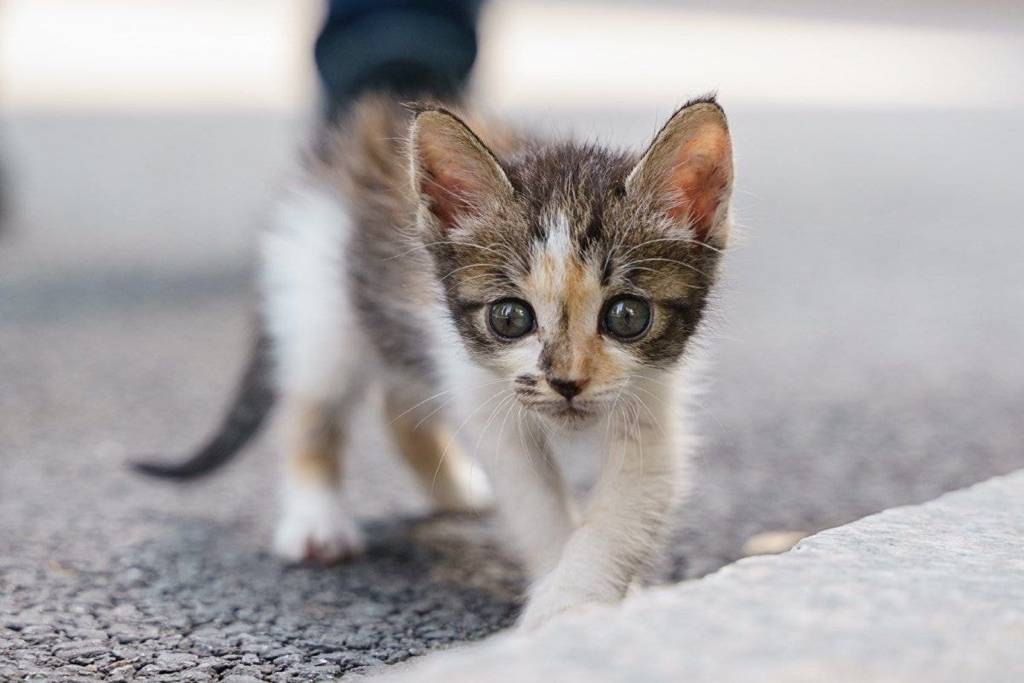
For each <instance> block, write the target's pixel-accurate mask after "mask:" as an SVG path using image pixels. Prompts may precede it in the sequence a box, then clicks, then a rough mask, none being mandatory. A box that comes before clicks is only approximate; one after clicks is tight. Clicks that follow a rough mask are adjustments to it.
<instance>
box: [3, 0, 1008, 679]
mask: <svg viewBox="0 0 1024 683" xmlns="http://www.w3.org/2000/svg"><path fill="white" fill-rule="evenodd" d="M323 13H324V7H323V5H322V4H321V3H320V2H315V1H313V0H304V1H298V0H250V1H247V2H241V1H237V2H228V1H218V2H211V1H209V0H3V2H0V173H2V181H0V193H2V196H3V198H4V202H3V204H4V212H3V219H2V220H3V226H4V230H3V235H0V616H3V615H4V614H7V615H8V616H10V615H22V617H24V615H25V614H31V615H45V614H50V615H51V617H52V619H51V621H53V623H58V624H61V626H60V628H61V629H63V630H60V632H59V634H58V635H55V636H53V637H56V638H58V639H59V638H65V637H71V636H69V635H68V634H69V633H71V634H74V633H75V629H79V631H82V630H83V629H84V631H85V633H86V635H88V636H89V637H93V638H99V639H101V640H102V639H104V638H105V639H110V638H114V637H115V636H116V632H117V630H116V628H120V627H123V628H124V629H125V630H127V631H130V632H135V631H139V630H145V629H149V630H147V631H145V632H146V633H149V634H150V636H149V638H150V640H147V641H145V642H144V643H142V644H139V645H136V646H134V647H138V648H141V649H142V650H145V648H147V647H150V648H151V649H152V648H158V647H159V648H164V649H167V648H178V649H180V650H181V651H183V652H187V653H193V654H195V656H196V657H199V658H200V659H201V658H202V657H205V656H207V655H206V654H203V653H206V652H207V650H209V652H214V651H215V650H216V648H215V647H213V646H212V645H210V643H211V642H218V643H221V642H226V643H228V645H224V646H223V647H224V648H225V649H227V650H230V649H231V648H232V647H237V646H238V643H239V642H241V641H240V640H239V639H241V638H242V635H239V631H238V629H236V630H235V631H234V632H232V631H231V630H230V628H229V626H230V625H231V624H237V623H241V624H243V625H244V628H243V629H242V631H243V632H244V633H251V634H259V635H258V636H253V638H257V639H262V640H259V642H261V643H264V641H265V642H266V643H269V644H268V645H267V648H265V649H268V648H271V646H273V645H275V644H277V645H278V646H280V644H281V643H287V644H288V645H289V647H292V648H293V649H296V650H297V651H298V652H299V654H301V655H302V656H303V657H307V659H308V657H310V656H312V655H311V654H310V653H321V654H326V653H336V652H339V651H341V652H344V653H347V654H345V655H344V657H342V656H341V655H339V656H336V657H335V658H334V659H328V660H327V661H328V663H327V664H325V665H324V666H326V667H328V668H329V667H334V668H333V669H330V671H332V672H333V673H338V672H344V671H348V670H352V669H360V668H365V667H371V666H375V665H377V664H380V663H386V662H391V661H398V660H400V659H404V658H405V657H408V656H410V655H411V654H416V653H418V652H422V651H424V650H425V649H429V648H431V647H435V646H438V645H443V644H446V643H449V642H452V641H459V640H462V639H465V638H472V637H478V636H479V635H482V634H484V633H487V632H490V631H492V630H494V629H495V628H498V627H500V626H502V625H504V624H507V623H508V622H509V619H510V618H511V616H512V614H513V613H514V605H513V601H514V596H515V594H516V591H517V590H518V588H519V587H520V582H521V578H520V577H519V575H518V573H517V572H516V570H515V569H514V566H513V565H512V564H511V563H510V562H509V561H508V560H507V559H504V558H503V556H502V554H501V552H500V545H499V544H498V543H497V536H496V534H495V530H494V529H493V523H492V522H491V521H490V520H487V519H480V520H430V521H425V522H422V523H418V524H413V523H411V522H409V521H408V520H409V519H411V518H415V516H416V515H418V514H420V513H421V512H422V510H423V501H422V500H421V499H420V498H419V497H418V494H417V493H416V492H415V491H414V490H413V489H412V487H411V483H410V481H409V479H408V478H407V476H406V474H405V473H404V472H402V471H401V470H400V469H398V468H397V467H396V466H394V465H393V464H392V460H393V459H392V458H390V457H387V454H386V451H388V450H389V449H390V448H391V446H390V444H389V443H388V442H387V441H386V440H384V439H383V438H382V437H381V434H380V429H379V424H378V423H377V421H376V418H375V417H373V416H372V415H371V414H369V413H367V414H366V415H365V416H364V417H363V418H362V421H361V422H360V424H364V425H365V431H363V432H361V433H360V434H358V435H357V442H356V447H355V451H356V457H355V462H354V463H353V464H352V474H351V486H350V488H351V490H352V491H353V495H354V497H355V498H356V505H357V508H358V509H359V510H360V511H361V512H362V513H363V514H365V515H366V517H367V519H368V523H369V524H371V528H372V529H373V530H374V531H373V533H372V534H371V536H372V538H373V539H375V540H374V545H373V547H372V548H371V554H370V557H369V558H368V559H367V560H366V561H364V562H361V563H359V564H358V565H354V566H353V567H348V568H341V569H338V570H332V571H328V572H323V571H319V572H318V571H313V570H293V571H290V572H285V571H284V570H282V569H281V568H280V567H279V566H278V565H277V564H276V563H275V562H274V561H273V559H271V558H270V557H269V556H267V555H266V554H265V553H264V552H263V548H265V546H266V541H267V539H268V537H269V529H270V528H271V524H272V522H273V518H274V509H273V504H272V501H273V479H274V474H275V470H274V467H275V464H274V458H273V455H274V453H273V443H272V439H263V440H262V441H261V443H260V445H259V446H258V447H257V448H255V449H253V451H254V452H252V453H250V454H248V456H247V457H245V458H243V459H241V461H240V464H239V465H238V466H237V467H232V468H231V469H230V470H229V471H227V472H225V473H224V474H222V475H220V476H218V477H216V478H213V479H211V480H209V481H204V482H202V483H200V484H197V485H195V486H190V487H187V488H184V489H177V488H173V487H168V486H165V485H160V484H159V483H154V482H151V481H142V480H139V479H137V478H135V477H133V476H131V475H130V474H128V473H127V472H126V471H125V470H124V467H123V459H124V458H125V457H126V456H127V455H130V454H135V453H140V452H141V453H145V452H159V453H163V452H172V453H173V452H182V453H183V452H184V451H186V450H187V449H188V448H190V447H191V446H192V445H194V444H195V443H196V441H197V439H198V438H199V437H200V436H202V435H203V434H205V433H206V431H207V430H208V429H210V428H211V427H212V426H213V424H214V421H215V420H216V418H217V416H218V415H219V411H220V410H221V408H222V406H223V403H224V401H225V400H226V399H227V397H228V394H229V390H230V387H231V386H232V383H233V381H234V378H235V373H236V371H237V370H238V368H239V367H240V365H241V363H242V360H243V355H244V351H245V348H246V340H247V335H248V318H249V314H250V312H251V309H252V304H253V298H252V294H251V288H250V277H251V274H252V272H253V256H254V253H253V248H252V246H253V238H254V235H255V234H256V232H257V231H258V229H259V228H260V227H261V225H262V224H263V222H264V217H265V215H266V213H267V208H268V206H269V204H270V203H271V201H272V200H273V198H274V196H275V193H276V192H277V191H278V189H279V188H280V187H281V186H282V185H283V183H285V182H286V181H287V179H288V177H289V175H290V174H291V172H292V171H293V170H294V167H295V163H296V160H297V150H298V147H299V145H300V144H302V143H304V142H305V141H306V140H308V138H309V135H310V131H311V129H312V127H313V126H315V124H316V121H317V119H318V117H319V111H320V97H319V93H318V83H317V79H316V75H315V71H314V68H313V60H312V45H313V41H314V39H315V37H316V35H317V32H318V30H319V27H320V23H321V21H322V17H323ZM479 45H480V52H479V56H478V59H477V64H476V68H475V70H474V74H473V78H472V81H471V86H470V92H471V98H472V99H473V101H475V102H477V103H478V104H479V105H480V106H482V107H483V108H485V109H486V110H489V111H491V112H493V113H495V114H497V115H500V116H503V117H506V118H508V119H510V120H512V121H515V122H519V123H523V124H526V125H533V126H536V127H538V128H540V129H542V130H545V131H549V132H557V133H565V134H568V133H571V134H574V135H577V136H579V137H585V138H591V137H596V138H600V139H602V140H607V141H609V142H611V143H613V144H621V145H642V144H645V143H646V141H647V140H648V139H649V138H650V136H651V135H652V134H653V133H654V132H655V131H656V130H657V127H658V125H660V123H661V122H662V120H663V119H664V118H665V117H666V116H667V115H668V114H670V113H671V112H672V111H673V109H674V108H675V107H676V106H677V105H678V104H680V103H681V102H683V101H685V100H686V99H687V98H688V97H691V96H694V95H697V94H701V93H704V92H707V91H711V90H714V91H717V92H718V94H719V100H720V102H721V103H722V104H723V105H724V107H725V108H726V110H727V112H728V114H729V116H730V122H731V126H732V130H733V135H734V142H735V148H736V156H737V172H738V179H737V193H736V198H735V199H736V212H737V216H738V222H739V230H738V233H739V235H738V239H737V240H736V243H735V248H734V249H733V251H732V253H731V255H730V257H729V259H728V262H727V264H726V271H725V278H724V288H723V291H722V292H721V297H720V302H719V305H718V311H717V313H716V315H715V316H714V321H713V325H712V329H711V334H710V335H709V336H708V339H709V342H710V344H709V345H710V346H711V347H712V348H713V350H714V354H713V355H714V358H715V364H714V372H713V373H712V382H711V383H710V385H709V391H708V396H707V399H706V402H705V405H704V407H702V409H701V424H702V430H703V432H704V433H705V434H706V442H705V446H704V448H703V450H702V453H701V456H700V458H699V463H698V467H697V468H696V473H695V476H696V484H695V489H694V493H693V496H692V499H691V501H690V504H689V505H688V507H687V508H686V509H685V510H684V511H683V512H682V516H681V519H680V531H679V534H678V536H677V538H676V540H675V542H674V544H673V548H672V551H671V553H670V557H668V558H666V560H665V562H664V563H662V565H661V566H659V567H658V568H656V570H655V571H654V572H653V575H652V577H653V578H654V579H655V580H678V579H683V578H693V577H698V576H701V575H704V574H706V573H708V572H710V571H713V570H715V569H717V568H718V567H720V566H722V565H723V564H725V563H727V562H730V561H732V560H735V559H737V558H738V557H739V556H740V555H741V548H742V545H743V543H744V541H745V540H746V539H748V538H749V537H751V536H752V535H754V534H756V533H759V532H762V531H766V530H779V529H791V530H805V531H813V530H817V529H821V528H825V527H828V526H832V525H836V524H841V523H844V522H847V521H850V520H852V519H855V518H857V517H860V516H863V515H865V514H868V513H871V512H874V511H877V510H880V509H883V508H886V507H891V506H893V505H899V504H905V503H913V502H920V501H924V500H927V499H930V498H933V497H935V496H936V495H938V494H940V493H942V492H943V491H946V490H950V489H954V488H958V487H962V486H965V485H968V484H971V483H973V482H977V481H980V480H983V479H985V478H988V477H990V476H992V475H996V474H1000V473H1005V472H1008V471H1011V470H1013V469H1015V468H1019V467H1021V466H1022V465H1024V443H1022V434H1024V418H1022V415H1024V360H1022V355H1024V354H1022V351H1021V349H1024V313H1022V312H1024V266H1022V259H1021V254H1022V253H1024V229H1022V223H1024V219H1022V216H1024V193H1022V192H1021V184H1022V179H1024V174H1022V172H1021V170H1020V168H1021V167H1020V164H1021V161H1020V160H1021V159H1022V158H1024V9H1022V8H1021V6H1020V4H1019V3H1017V2H1013V1H1011V0H1005V1H1000V0H987V1H979V2H966V1H956V0H933V1H930V2H924V1H920V2H918V1H911V2H903V3H888V2H881V1H877V2H875V1H867V2H856V3H853V2H849V3H819V2H811V1H810V0H807V1H802V0H801V1H794V2H784V1H782V0H774V1H770V2H753V1H752V0H751V1H744V0H722V1H716V2H711V1H710V0H692V1H683V0H680V1H678V2H668V1H664V2H656V1H650V2H628V3H626V2H621V3H615V2H599V1H589V2H585V1H583V0H556V1H544V2H542V1H540V0H536V1H514V0H492V1H491V2H488V3H486V4H485V5H484V9H483V13H482V15H481V18H480V23H479ZM584 469H585V468H582V467H581V468H580V471H579V472H577V473H576V474H575V476H576V477H577V481H579V482H582V481H584V480H585V478H586V474H585V472H584ZM395 519H399V520H404V521H397V522H396V521H393V520H395ZM388 520H392V521H388ZM496 550H497V552H495V551H496ZM125 601H130V602H131V603H132V604H133V605H135V607H133V610H134V611H131V612H130V613H122V614H118V613H115V612H113V611H112V610H114V607H113V606H111V605H112V603H113V602H125ZM76 610H77V611H76ZM57 614H70V615H72V616H68V617H66V618H67V619H70V620H71V621H69V622H67V623H65V622H63V621H60V619H64V618H65V617H60V618H58V617H57V616H53V615H57ZM282 614H288V615H291V616H289V617H288V618H287V619H283V618H282V617H281V615H282ZM75 615H77V616H75ZM111 615H114V616H111ZM39 618H40V619H41V618H42V617H39ZM439 622H444V624H445V625H444V626H443V627H439V626H438V623H439ZM338 623H344V624H345V625H346V626H345V628H343V629H342V628H337V629H333V630H327V631H324V630H321V629H322V628H323V625H324V624H338ZM317 624H319V625H321V626H319V627H318V626H316V625H317ZM118 625H120V626H118ZM115 626H116V628H115ZM55 633H56V631H55ZM182 633H187V634H188V635H186V636H184V637H183V636H182V635H181V634H182ZM225 633H234V635H231V636H230V637H229V636H225V635H224V634H225ZM244 633H243V635H244ZM353 633H354V634H357V635H359V634H363V635H365V637H366V638H367V639H368V642H369V643H370V645H366V643H363V646H361V647H360V646H358V645H354V644H353V642H354V641H353V640H352V637H353V636H352V634H353ZM78 636H79V637H83V636H82V634H81V633H80V632H79V633H78ZM224 638H227V640H224ZM232 638H233V640H232ZM346 638H347V640H346ZM204 639H205V640H204ZM218 639H220V640H218ZM332 639H333V640H332ZM243 640H244V639H243ZM22 641H24V642H25V643H26V644H25V645H24V647H23V648H21V650H19V651H24V652H35V650H34V649H33V648H35V647H36V643H34V642H29V641H25V640H24V638H22ZM103 642H106V641H103ZM203 647H206V650H204V649H203ZM317 648H320V649H317ZM278 649H280V647H279V648H278ZM262 652H264V651H263V650H261V651H260V653H261V654H259V655H258V662H257V663H256V664H252V666H255V667H257V669H258V668H259V667H264V668H263V669H261V670H260V671H262V672H263V673H264V674H265V673H266V672H267V671H270V670H273V671H278V670H281V671H283V670H285V669H286V668H287V667H285V665H284V664H282V665H281V666H279V667H278V666H277V665H275V664H274V663H273V661H274V660H272V659H264V658H263V654H262ZM26 656H28V655H26ZM33 656H34V655H33ZM280 656H284V655H280ZM345 657H347V659H346V658H345ZM33 661H34V660H33ZM42 661H43V660H40V662H42ZM47 661H49V660H47ZM55 661H56V663H53V662H50V663H49V664H45V663H40V664H39V666H41V667H44V668H45V666H57V665H60V666H64V665H65V664H63V663H61V661H60V660H55ZM115 663H116V662H115ZM250 664H251V663H250ZM111 666H113V664H111ZM287 666H291V664H288V665H287ZM296 666H298V665H296ZM267 667H270V668H269V669H268V668H267ZM274 667H277V668H274ZM281 667H285V668H281ZM225 670H226V669H225ZM326 670H328V669H325V671H326Z"/></svg>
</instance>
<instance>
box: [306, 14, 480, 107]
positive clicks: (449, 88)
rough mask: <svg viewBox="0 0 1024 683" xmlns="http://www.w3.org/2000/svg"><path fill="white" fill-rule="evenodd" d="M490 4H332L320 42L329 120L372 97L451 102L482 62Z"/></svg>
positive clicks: (317, 52)
mask: <svg viewBox="0 0 1024 683" xmlns="http://www.w3.org/2000/svg"><path fill="white" fill-rule="evenodd" d="M481 2H482V0H329V6H328V14H327V20H326V21H325V22H324V27H323V29H322V30H321V31H320V36H319V37H318V38H317V41H316V48H315V56H316V65H317V69H318V71H319V73H320V82H321V84H322V85H323V89H324V99H325V110H326V111H325V113H326V115H327V116H328V118H335V117H336V116H337V115H338V114H339V113H341V112H342V111H344V109H345V107H346V106H347V104H348V103H349V102H351V101H352V99H353V98H355V97H356V96H358V95H359V94H360V93H362V92H364V91H366V90H386V91H389V92H393V93H395V94H398V95H400V96H403V97H409V98H414V97H419V96H427V97H435V98H441V99H444V98H448V97H452V96H454V95H456V94H458V93H459V91H460V90H461V89H462V87H463V86H464V85H465V82H466V79H467V77H468V76H469V71H470V69H471V68H472V67H473V61H474V59H475V58H476V49H477V44H476V19H477V14H478V12H479V9H480V4H481Z"/></svg>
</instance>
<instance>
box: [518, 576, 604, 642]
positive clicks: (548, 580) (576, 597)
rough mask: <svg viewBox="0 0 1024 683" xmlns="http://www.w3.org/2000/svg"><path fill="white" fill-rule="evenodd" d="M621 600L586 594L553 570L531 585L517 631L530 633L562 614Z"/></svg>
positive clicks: (592, 592)
mask: <svg viewBox="0 0 1024 683" xmlns="http://www.w3.org/2000/svg"><path fill="white" fill-rule="evenodd" d="M621 599H622V594H621V593H619V592H615V591H609V590H606V589H604V590H587V589H585V588H581V587H580V586H579V585H574V583H573V582H572V581H569V580H567V579H566V578H565V577H564V576H563V575H562V574H561V573H559V572H558V570H555V571H553V572H551V573H550V574H548V575H547V576H546V577H544V578H543V579H541V580H540V581H538V582H537V583H536V584H535V585H534V587H533V589H532V590H531V591H530V597H529V599H528V600H527V601H526V609H524V610H523V613H522V614H521V615H520V616H519V624H518V625H519V628H520V630H523V631H532V630H534V629H536V628H538V627H540V626H543V625H544V624H546V623H548V622H549V621H551V620H552V619H554V618H556V617H558V616H559V615H562V614H565V613H566V612H580V611H582V610H585V609H587V608H588V607H593V606H595V605H600V604H607V603H612V602H618V601H619V600H621Z"/></svg>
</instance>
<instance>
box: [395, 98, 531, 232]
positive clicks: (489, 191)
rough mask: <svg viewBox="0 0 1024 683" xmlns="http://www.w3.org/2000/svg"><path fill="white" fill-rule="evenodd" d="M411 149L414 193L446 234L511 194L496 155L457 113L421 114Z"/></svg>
mask: <svg viewBox="0 0 1024 683" xmlns="http://www.w3.org/2000/svg"><path fill="white" fill-rule="evenodd" d="M410 146H411V154H410V156H411V162H412V183H413V191H414V192H415V193H416V194H417V196H418V197H419V198H420V201H421V202H422V203H423V205H424V206H425V207H426V208H427V209H428V210H429V211H430V213H431V214H432V215H433V216H434V217H435V218H436V219H437V221H438V223H439V224H440V225H441V228H442V230H444V231H446V232H447V231H449V230H452V229H453V228H455V227H456V226H457V225H459V221H460V220H461V219H463V218H467V217H472V216H474V215H478V214H479V213H481V210H482V209H483V208H484V207H486V206H487V205H489V204H492V203H495V202H500V201H502V200H506V201H507V199H508V198H509V197H511V195H512V184H511V183H510V182H509V180H508V176H506V175H505V171H504V170H502V168H501V165H500V164H498V160H497V159H496V158H495V156H494V154H493V153H492V152H491V151H490V150H489V149H487V146H486V145H484V143H483V142H481V141H480V138H478V137H477V136H476V135H475V134H474V133H473V131H471V130H470V129H469V127H468V126H467V125H466V124H465V123H463V122H462V121H461V120H460V119H459V118H458V117H456V116H455V115H454V114H451V113H449V112H447V111H445V110H443V109H428V110H426V111H421V112H419V113H418V114H417V115H416V118H415V119H414V120H413V123H412V135H411V145H410Z"/></svg>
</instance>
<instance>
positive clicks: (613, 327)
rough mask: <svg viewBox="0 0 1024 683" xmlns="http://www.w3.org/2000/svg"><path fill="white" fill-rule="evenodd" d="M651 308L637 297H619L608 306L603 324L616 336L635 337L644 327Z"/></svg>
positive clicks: (648, 318) (649, 316) (645, 327)
mask: <svg viewBox="0 0 1024 683" xmlns="http://www.w3.org/2000/svg"><path fill="white" fill-rule="evenodd" d="M650 318H651V310H650V308H648V306H647V304H646V303H644V302H643V301H640V300H639V299H620V300H618V301H616V302H615V303H613V304H612V305H611V306H610V307H609V308H608V313H607V314H606V315H605V325H606V326H607V327H608V331H609V332H611V333H612V334H614V335H616V336H618V337H635V336H637V335H638V334H640V333H641V332H643V331H644V330H645V329H647V323H648V321H649V320H650Z"/></svg>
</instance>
